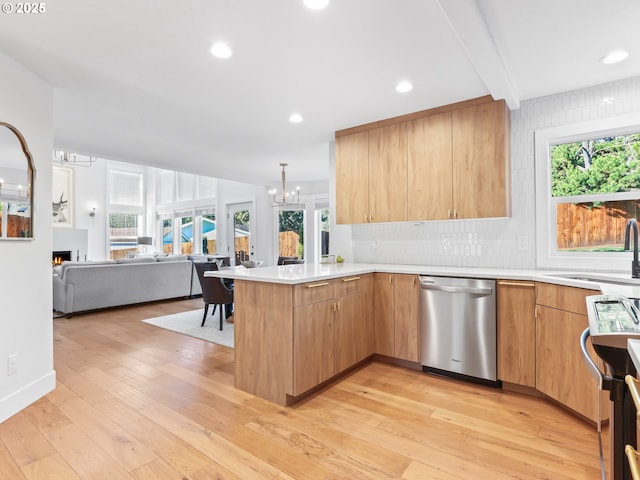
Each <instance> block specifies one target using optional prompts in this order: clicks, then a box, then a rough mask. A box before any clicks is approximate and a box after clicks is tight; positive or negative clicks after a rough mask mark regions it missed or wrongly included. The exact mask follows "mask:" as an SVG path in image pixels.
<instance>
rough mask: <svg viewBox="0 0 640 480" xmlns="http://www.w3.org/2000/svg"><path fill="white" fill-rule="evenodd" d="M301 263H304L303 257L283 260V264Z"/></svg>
mask: <svg viewBox="0 0 640 480" xmlns="http://www.w3.org/2000/svg"><path fill="white" fill-rule="evenodd" d="M299 263H304V259H302V258H292V259H287V260H283V261H282V265H297V264H299Z"/></svg>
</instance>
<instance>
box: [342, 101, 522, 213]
mask: <svg viewBox="0 0 640 480" xmlns="http://www.w3.org/2000/svg"><path fill="white" fill-rule="evenodd" d="M509 127H510V122H509V111H508V109H507V107H506V104H505V102H504V101H503V100H500V101H497V102H496V101H493V100H492V99H491V97H482V98H478V99H473V100H469V101H466V102H460V103H457V104H453V105H447V106H444V107H439V108H435V109H431V110H425V111H423V112H416V113H413V114H409V115H403V116H401V117H396V118H392V119H387V120H381V121H379V122H375V123H372V124H368V125H361V126H359V127H354V128H352V129H348V130H342V131H339V132H336V216H337V223H363V222H395V221H406V220H410V221H420V220H442V219H449V218H451V219H453V218H487V217H504V216H508V215H509V214H510V201H509V200H510V192H509V187H510V178H509V172H510V166H511V162H510V152H509V140H510V133H509ZM367 160H368V163H367ZM365 182H368V184H367V185H365Z"/></svg>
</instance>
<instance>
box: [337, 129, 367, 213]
mask: <svg viewBox="0 0 640 480" xmlns="http://www.w3.org/2000/svg"><path fill="white" fill-rule="evenodd" d="M338 159H339V160H338ZM336 205H337V208H336V222H337V223H347V224H351V223H366V222H368V221H369V212H370V209H369V132H368V131H364V132H358V133H353V134H350V135H345V136H342V137H337V138H336Z"/></svg>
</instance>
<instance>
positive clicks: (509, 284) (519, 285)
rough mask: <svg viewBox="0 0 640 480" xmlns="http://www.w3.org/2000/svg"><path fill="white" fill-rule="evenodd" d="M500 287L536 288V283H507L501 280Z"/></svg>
mask: <svg viewBox="0 0 640 480" xmlns="http://www.w3.org/2000/svg"><path fill="white" fill-rule="evenodd" d="M498 285H506V286H509V287H535V286H536V284H535V283H531V282H507V281H504V280H499V281H498Z"/></svg>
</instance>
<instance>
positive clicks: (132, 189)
mask: <svg viewBox="0 0 640 480" xmlns="http://www.w3.org/2000/svg"><path fill="white" fill-rule="evenodd" d="M143 215H144V188H143V175H142V173H141V172H136V171H128V170H121V169H119V168H111V169H110V170H109V232H108V235H109V258H111V259H117V258H125V257H127V256H128V255H133V254H135V253H137V252H138V241H137V238H138V237H139V236H142V235H143V234H144V228H143V221H142V218H143Z"/></svg>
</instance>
